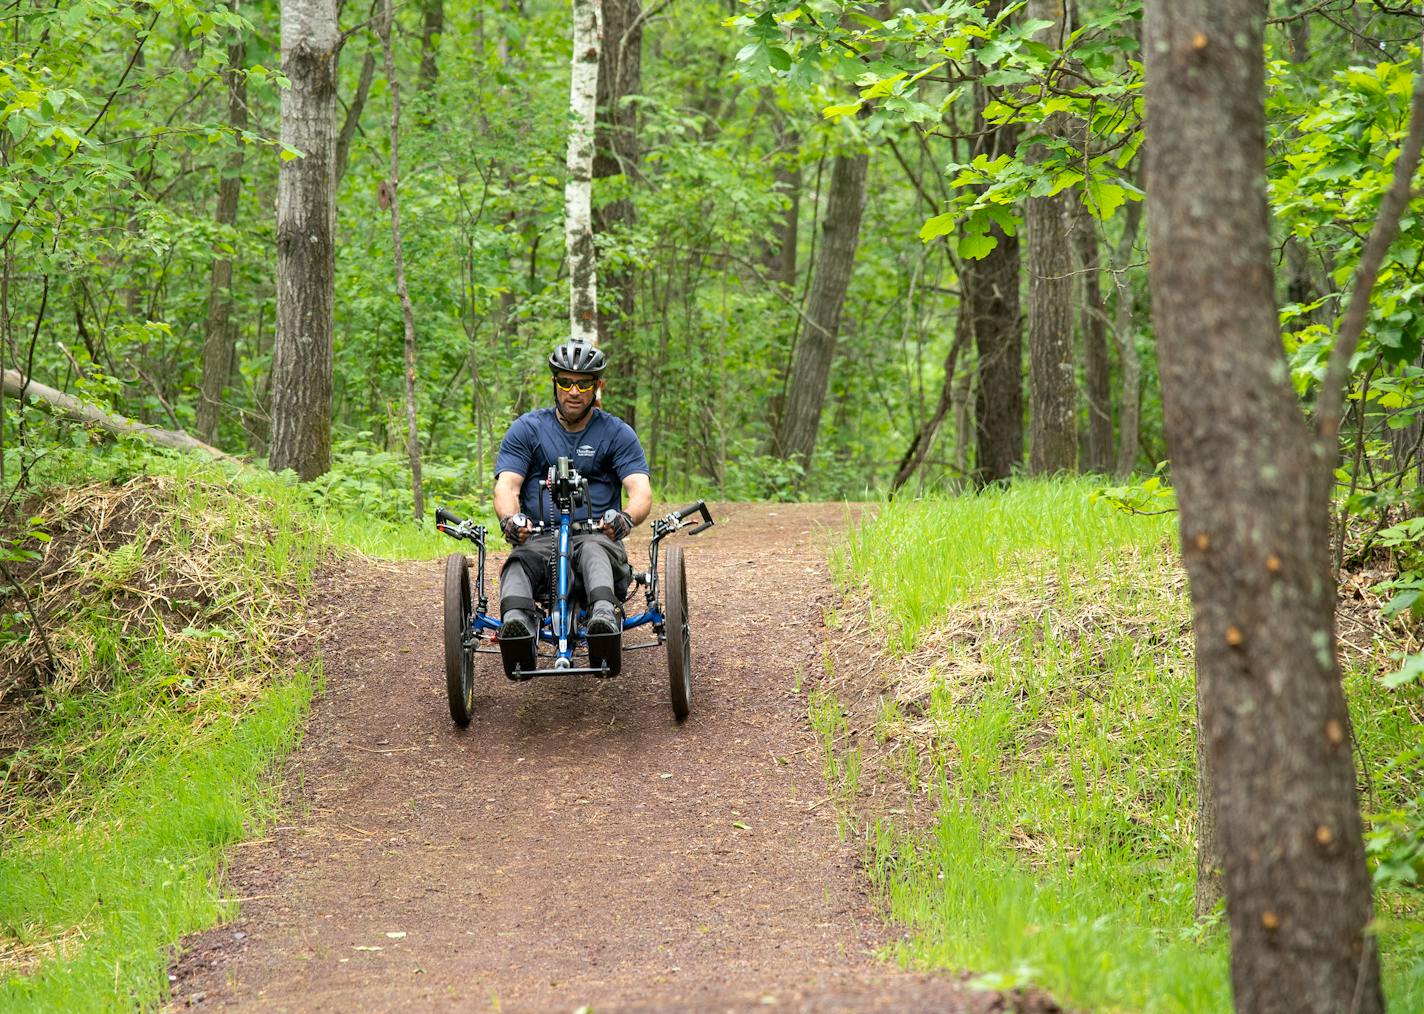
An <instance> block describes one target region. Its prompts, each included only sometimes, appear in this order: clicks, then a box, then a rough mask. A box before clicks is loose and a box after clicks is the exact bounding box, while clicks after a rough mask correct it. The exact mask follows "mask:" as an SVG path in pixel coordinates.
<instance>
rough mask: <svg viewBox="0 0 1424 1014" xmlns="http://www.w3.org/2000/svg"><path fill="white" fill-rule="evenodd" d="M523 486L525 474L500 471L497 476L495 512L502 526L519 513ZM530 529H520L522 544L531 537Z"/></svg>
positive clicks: (519, 535)
mask: <svg viewBox="0 0 1424 1014" xmlns="http://www.w3.org/2000/svg"><path fill="white" fill-rule="evenodd" d="M523 488H524V476H522V475H518V474H516V473H514V472H500V473H499V475H498V476H497V477H496V478H495V480H494V513H495V516H496V517H498V518H499V523H500V527H501V528H503V527H504V522H505V521H507V520H508V519H509V518H512V517H514V515H516V514H518V513H519V491H520V490H521V489H523ZM529 531H530V529H529V528H528V527H526V528H522V529H520V530H519V533H518V541H519V543H520V544H521V545H522V544H523V543H524V540H525V539H527V538H529Z"/></svg>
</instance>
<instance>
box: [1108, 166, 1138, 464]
mask: <svg viewBox="0 0 1424 1014" xmlns="http://www.w3.org/2000/svg"><path fill="white" fill-rule="evenodd" d="M1137 182H1138V186H1142V185H1143V183H1144V182H1145V181H1144V180H1143V179H1142V178H1139V179H1138V181H1137ZM1142 207H1143V202H1141V201H1133V202H1132V203H1131V204H1129V205H1128V207H1127V211H1126V214H1125V217H1124V219H1123V226H1122V238H1121V239H1120V240H1119V241H1118V247H1117V253H1116V254H1115V255H1114V257H1113V286H1114V288H1115V289H1116V290H1117V304H1116V306H1115V307H1114V309H1113V341H1114V342H1115V343H1116V344H1117V364H1118V415H1117V467H1116V468H1115V469H1114V471H1115V472H1116V473H1117V474H1118V475H1120V476H1124V477H1125V476H1128V475H1131V474H1132V471H1133V469H1134V468H1136V467H1137V442H1138V436H1139V431H1140V428H1141V421H1142V358H1141V356H1139V355H1138V354H1137V331H1136V325H1135V310H1136V306H1135V302H1136V298H1135V294H1134V293H1133V291H1132V284H1131V283H1130V282H1129V281H1128V278H1127V266H1128V264H1130V263H1131V262H1132V251H1133V249H1134V248H1135V247H1136V246H1137V234H1138V231H1139V230H1140V229H1141V227H1142Z"/></svg>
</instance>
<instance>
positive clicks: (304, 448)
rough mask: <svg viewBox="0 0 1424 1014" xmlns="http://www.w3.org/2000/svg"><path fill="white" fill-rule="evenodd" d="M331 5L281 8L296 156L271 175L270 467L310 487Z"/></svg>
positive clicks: (318, 402) (331, 95)
mask: <svg viewBox="0 0 1424 1014" xmlns="http://www.w3.org/2000/svg"><path fill="white" fill-rule="evenodd" d="M339 51H340V34H339V32H338V31H337V26H336V0H283V3H282V73H283V74H285V75H286V77H287V79H288V80H289V81H290V82H291V87H289V88H287V89H286V90H285V91H283V92H282V128H281V137H282V143H283V144H285V145H287V146H288V147H290V148H294V149H296V150H297V151H299V152H301V153H302V157H301V158H295V159H292V160H290V161H285V162H283V163H282V166H281V169H280V171H279V173H278V177H277V341H276V346H275V348H274V349H273V354H272V412H271V415H272V442H271V446H270V449H269V454H268V457H269V461H270V463H271V466H272V468H273V469H276V470H281V469H284V468H290V469H293V470H294V471H295V472H296V473H297V474H298V475H300V476H301V477H302V478H303V479H314V478H316V477H317V476H318V475H321V474H323V473H324V472H326V471H327V469H329V468H330V467H331V387H332V381H331V370H332V347H331V343H332V308H333V301H334V297H333V283H334V257H335V253H334V244H333V231H334V230H333V226H334V222H335V207H336V205H335V174H334V171H333V170H334V165H333V155H334V147H335V140H336V130H335V120H336V61H337V56H338V53H339Z"/></svg>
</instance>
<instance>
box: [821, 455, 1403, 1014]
mask: <svg viewBox="0 0 1424 1014" xmlns="http://www.w3.org/2000/svg"><path fill="white" fill-rule="evenodd" d="M1092 488H1093V487H1092V485H1091V483H1090V482H1089V481H1088V480H1060V481H1036V482H1020V483H1016V484H1014V485H1013V486H1011V487H1008V488H1007V489H992V490H988V491H985V492H982V493H979V494H976V495H969V496H961V497H954V498H944V499H935V500H922V501H896V502H892V503H890V504H887V505H885V506H883V507H882V508H881V510H880V511H879V512H878V513H877V514H876V515H874V516H873V517H872V518H871V519H870V520H867V521H866V522H865V523H863V524H862V525H861V526H859V527H857V528H856V529H855V530H854V531H853V533H852V534H851V536H850V538H849V540H848V542H847V543H846V545H845V546H844V547H843V548H842V549H841V550H839V551H838V552H837V554H836V555H835V557H834V558H833V566H834V568H835V570H836V573H837V575H838V578H839V580H840V583H841V588H842V599H841V602H840V603H839V605H838V607H837V608H836V609H835V610H834V611H833V613H832V614H831V615H830V616H829V617H828V621H829V622H830V624H831V626H832V627H833V628H834V629H833V637H832V640H831V642H830V645H829V646H828V649H827V654H826V656H825V669H826V676H825V678H824V679H823V680H818V681H815V683H814V684H813V686H812V687H811V688H810V694H809V712H810V718H811V721H812V724H813V726H814V727H815V729H816V730H817V732H818V734H819V735H820V738H821V742H822V746H823V759H824V764H825V769H826V775H827V778H828V779H829V781H830V782H831V784H832V786H833V790H834V791H835V793H836V796H837V798H838V799H839V801H840V805H841V820H842V829H843V832H844V833H846V834H848V835H854V836H859V837H860V838H861V839H862V840H863V844H864V862H865V866H866V869H867V872H868V874H869V876H870V879H871V880H872V882H873V884H874V886H875V888H876V890H877V891H878V892H879V894H880V896H881V898H882V900H883V903H884V906H885V913H886V915H887V917H888V918H890V919H891V920H893V921H894V922H897V923H900V924H902V925H903V926H904V927H905V929H906V934H905V936H904V938H903V939H902V940H900V941H899V942H897V943H896V944H895V945H893V946H892V947H891V948H890V950H889V955H888V956H890V957H893V958H894V959H896V960H898V961H900V962H901V963H903V964H906V965H910V966H915V967H929V968H950V969H955V970H961V969H971V970H973V971H975V972H976V973H977V974H978V975H979V979H978V981H979V982H980V983H981V984H982V985H984V986H985V987H988V988H995V989H1005V988H1013V987H1017V986H1023V985H1028V984H1033V985H1037V986H1041V987H1043V988H1046V989H1048V990H1049V991H1050V992H1052V993H1053V994H1054V995H1055V997H1056V998H1057V999H1058V1000H1059V1001H1060V1002H1062V1003H1064V1004H1065V1005H1069V1006H1073V1007H1082V1008H1086V1009H1094V1010H1097V1009H1103V1010H1118V1009H1130V1010H1142V1011H1150V1012H1159V1011H1160V1012H1172V1011H1182V1012H1188V1011H1190V1012H1198V1011H1225V1010H1229V1009H1230V1008H1231V999H1230V987H1229V982H1228V968H1227V949H1226V940H1225V936H1226V933H1225V922H1224V919H1223V918H1222V914H1221V912H1220V911H1218V912H1216V913H1215V914H1213V915H1211V916H1208V917H1207V918H1205V919H1200V920H1199V919H1197V918H1196V916H1195V911H1194V908H1195V905H1194V888H1195V869H1196V867H1195V851H1194V849H1195V834H1196V814H1197V807H1196V798H1197V794H1196V771H1195V752H1194V751H1195V745H1194V707H1195V706H1194V690H1193V670H1192V635H1191V608H1190V602H1189V600H1188V597H1187V586H1186V578H1185V574H1184V572H1183V571H1182V570H1181V567H1180V561H1179V558H1178V553H1177V547H1176V544H1175V527H1176V519H1175V517H1174V516H1172V515H1164V516H1158V517H1143V516H1129V515H1128V514H1125V513H1123V512H1121V511H1117V510H1114V509H1113V508H1111V507H1110V506H1108V505H1107V504H1106V503H1102V502H1097V503H1094V502H1091V501H1090V493H1091V490H1092ZM1343 587H1344V589H1345V590H1346V593H1347V594H1348V595H1349V597H1350V600H1351V601H1348V602H1346V603H1343V604H1342V610H1341V620H1340V626H1341V629H1342V640H1343V647H1342V653H1343V656H1344V658H1343V662H1344V667H1345V670H1346V674H1347V675H1346V692H1347V695H1348V697H1349V703H1350V710H1351V715H1352V719H1353V722H1354V731H1355V735H1356V756H1357V760H1358V766H1359V772H1360V783H1359V784H1360V799H1361V806H1362V809H1363V810H1364V812H1365V814H1366V815H1367V820H1368V821H1369V822H1370V827H1369V829H1368V836H1367V843H1368V847H1369V849H1370V852H1371V857H1372V868H1373V869H1374V870H1375V879H1376V913H1377V920H1376V922H1377V925H1376V928H1377V930H1378V933H1379V939H1380V945H1381V949H1382V954H1383V957H1384V965H1385V975H1386V980H1385V985H1386V995H1387V996H1388V997H1389V998H1390V1001H1391V1004H1392V1005H1393V1006H1394V1008H1395V1009H1399V1010H1424V922H1421V919H1424V892H1421V891H1420V885H1419V881H1418V872H1419V871H1418V869H1417V867H1414V868H1413V872H1412V873H1411V872H1410V867H1409V866H1408V864H1405V865H1404V866H1401V865H1400V864H1399V863H1398V862H1395V861H1392V858H1391V857H1397V856H1398V855H1400V854H1401V853H1408V850H1409V848H1410V847H1411V842H1410V840H1409V839H1410V836H1411V835H1414V836H1417V835H1418V833H1419V828H1418V824H1419V815H1420V811H1419V807H1420V801H1419V785H1420V784H1421V782H1424V777H1421V776H1424V732H1421V730H1424V725H1421V720H1424V695H1422V694H1421V692H1420V690H1419V688H1418V687H1417V686H1415V687H1405V688H1400V689H1389V688H1387V687H1386V686H1385V685H1384V684H1383V683H1382V677H1383V676H1385V675H1387V674H1388V673H1389V672H1390V671H1392V669H1393V668H1394V667H1396V666H1397V663H1396V662H1395V661H1394V658H1393V655H1392V653H1393V652H1394V651H1396V650H1399V649H1400V648H1404V647H1410V646H1411V643H1412V641H1411V638H1412V635H1411V634H1410V632H1409V631H1408V630H1406V629H1404V628H1402V627H1399V626H1395V625H1391V624H1389V623H1387V622H1386V621H1384V620H1383V619H1382V618H1380V606H1382V605H1383V604H1384V601H1385V600H1386V599H1387V598H1388V596H1387V595H1372V594H1371V593H1370V592H1369V585H1368V582H1366V581H1362V580H1358V579H1355V578H1353V577H1349V576H1347V580H1346V581H1345V582H1343ZM1411 881H1412V882H1411Z"/></svg>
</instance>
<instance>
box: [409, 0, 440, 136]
mask: <svg viewBox="0 0 1424 1014" xmlns="http://www.w3.org/2000/svg"><path fill="white" fill-rule="evenodd" d="M421 7H422V10H421V24H420V77H419V78H418V79H417V80H416V87H417V90H418V91H419V92H420V94H421V95H423V96H426V98H427V102H428V101H429V96H430V94H431V93H432V92H433V91H435V85H436V84H437V83H438V82H439V80H440V59H439V58H440V35H441V33H442V32H444V31H445V0H422V4H421ZM424 112H425V113H426V114H428V113H429V112H430V110H429V109H426V110H424Z"/></svg>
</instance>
